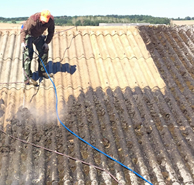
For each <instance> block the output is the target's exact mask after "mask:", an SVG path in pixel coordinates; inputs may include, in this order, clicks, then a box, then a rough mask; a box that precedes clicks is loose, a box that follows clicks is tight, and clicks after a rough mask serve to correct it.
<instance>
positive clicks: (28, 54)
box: [23, 35, 38, 86]
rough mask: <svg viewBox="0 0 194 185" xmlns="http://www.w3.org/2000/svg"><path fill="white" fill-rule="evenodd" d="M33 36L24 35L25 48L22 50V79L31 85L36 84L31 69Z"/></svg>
mask: <svg viewBox="0 0 194 185" xmlns="http://www.w3.org/2000/svg"><path fill="white" fill-rule="evenodd" d="M32 41H33V38H32V37H30V36H29V35H27V36H26V38H25V42H26V45H27V47H26V49H25V50H24V64H23V65H24V81H25V83H29V84H32V85H35V86H36V85H38V84H37V82H36V81H34V80H33V79H32V78H31V77H32V71H31V61H32V56H33V46H32Z"/></svg>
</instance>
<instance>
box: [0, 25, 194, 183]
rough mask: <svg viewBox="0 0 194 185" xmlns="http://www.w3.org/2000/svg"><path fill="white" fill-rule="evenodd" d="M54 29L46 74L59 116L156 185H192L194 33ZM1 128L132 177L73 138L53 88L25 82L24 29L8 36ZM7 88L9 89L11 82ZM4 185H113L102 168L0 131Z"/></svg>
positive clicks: (0, 72) (3, 48) (1, 56)
mask: <svg viewBox="0 0 194 185" xmlns="http://www.w3.org/2000/svg"><path fill="white" fill-rule="evenodd" d="M60 31H62V30H56V34H55V35H54V38H53V40H52V42H51V43H50V45H49V47H50V50H49V61H48V66H47V69H48V71H49V73H53V74H54V78H53V81H54V83H55V85H56V87H57V93H58V99H59V116H60V118H61V120H62V121H63V123H64V124H65V125H66V126H67V127H68V128H70V129H71V130H73V131H74V132H75V133H76V134H78V135H79V136H80V137H82V138H84V139H85V140H87V141H88V142H89V143H91V144H93V145H94V146H96V147H97V148H99V149H100V150H102V151H104V152H106V153H107V154H108V155H110V156H112V157H114V158H115V159H117V160H119V161H121V162H122V163H124V164H125V165H127V166H128V167H129V168H131V169H133V170H135V171H136V172H138V173H139V174H141V175H142V176H143V177H144V178H146V179H147V180H149V181H151V182H152V183H153V184H160V185H163V184H173V185H178V184H193V181H194V170H193V169H194V147H193V146H194V145H193V137H194V133H193V126H194V119H193V118H194V116H193V109H194V106H193V103H194V96H193V93H194V91H193V87H194V86H193V83H194V81H193V74H194V73H193V65H194V60H193V45H194V44H193V42H194V36H193V30H192V29H191V27H168V26H140V27H107V28H106V27H76V28H74V29H72V30H68V31H66V32H64V31H63V32H60ZM0 43H1V45H0V105H1V109H0V125H1V128H2V129H4V130H5V131H6V132H7V133H8V134H11V135H13V136H15V137H19V138H21V139H23V140H27V141H28V142H32V143H35V144H38V145H41V146H44V147H46V148H50V149H52V150H57V151H59V152H61V153H65V154H67V155H70V156H73V157H76V158H79V159H82V160H84V161H87V162H89V163H91V164H93V165H96V166H99V167H101V168H104V169H106V170H108V171H110V172H111V173H112V174H113V175H114V176H115V177H116V178H117V179H118V181H119V182H120V183H121V184H134V185H135V184H144V183H145V182H144V181H142V180H141V179H140V178H138V177H137V176H135V175H134V174H133V173H132V172H130V171H127V170H126V169H123V168H122V167H121V166H120V165H118V164H116V163H115V162H113V161H111V160H109V159H107V158H106V157H105V156H103V155H101V154H99V153H98V152H96V151H94V150H93V149H91V147H89V146H87V145H86V144H84V143H83V142H81V141H79V140H78V139H77V138H75V137H74V136H72V135H71V134H70V133H69V132H68V131H66V130H65V129H64V128H63V127H62V126H61V125H60V123H59V122H58V121H57V118H56V113H55V95H54V89H53V87H52V83H51V82H50V81H49V80H47V79H40V78H39V77H38V74H37V69H38V66H37V62H36V61H37V57H36V56H35V55H34V58H33V62H32V71H33V78H34V79H35V80H37V81H39V83H40V85H39V87H33V86H26V90H25V107H26V108H25V109H23V108H22V106H23V100H24V98H23V97H24V94H23V87H24V86H23V83H18V84H8V83H12V82H22V79H23V76H22V53H21V48H20V34H19V31H18V30H17V29H12V30H2V31H1V32H0ZM5 83H6V84H5ZM0 137H1V144H0V145H1V146H0V174H1V178H0V184H2V185H3V184H115V183H116V182H115V181H114V180H113V179H112V178H111V177H110V176H109V175H107V173H106V172H105V171H104V172H103V171H99V170H96V169H95V168H93V167H91V166H90V167H89V166H87V165H83V164H81V163H80V162H75V161H73V160H70V159H68V158H66V157H64V156H60V155H57V154H56V153H52V152H48V151H45V150H44V149H39V148H36V147H33V146H31V145H29V144H23V143H22V142H21V141H18V140H14V139H11V138H10V137H9V136H8V135H5V134H4V133H1V134H0Z"/></svg>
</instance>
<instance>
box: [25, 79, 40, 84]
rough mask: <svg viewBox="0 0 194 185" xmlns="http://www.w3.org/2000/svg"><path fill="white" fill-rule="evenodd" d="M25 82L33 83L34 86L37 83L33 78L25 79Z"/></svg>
mask: <svg viewBox="0 0 194 185" xmlns="http://www.w3.org/2000/svg"><path fill="white" fill-rule="evenodd" d="M25 84H29V85H34V86H37V85H38V83H37V82H36V81H35V80H33V79H32V78H29V79H28V80H25Z"/></svg>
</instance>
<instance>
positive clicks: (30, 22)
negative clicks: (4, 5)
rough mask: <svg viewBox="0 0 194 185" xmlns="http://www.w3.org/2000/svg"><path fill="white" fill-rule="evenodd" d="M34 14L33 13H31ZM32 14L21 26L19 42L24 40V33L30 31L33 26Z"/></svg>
mask: <svg viewBox="0 0 194 185" xmlns="http://www.w3.org/2000/svg"><path fill="white" fill-rule="evenodd" d="M32 16H34V15H32ZM32 16H30V17H29V18H28V20H27V21H26V22H25V23H24V24H23V28H22V30H21V32H20V34H21V43H23V42H25V38H26V35H27V34H28V33H29V34H30V33H31V30H32V29H33V27H34V26H35V21H34V19H32Z"/></svg>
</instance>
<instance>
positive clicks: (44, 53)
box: [20, 10, 55, 86]
mask: <svg viewBox="0 0 194 185" xmlns="http://www.w3.org/2000/svg"><path fill="white" fill-rule="evenodd" d="M46 29H48V35H47V36H44V35H42V34H43V32H44V31H45V30H46ZM54 30H55V23H54V17H53V16H52V15H51V14H50V12H49V11H48V10H44V11H42V12H40V13H36V14H34V15H32V16H30V17H29V18H28V20H27V21H26V22H25V23H24V24H23V26H22V29H21V32H20V33H21V47H22V51H23V52H24V56H23V60H24V61H23V62H24V64H23V65H24V81H25V83H26V84H27V83H28V84H30V85H34V86H36V85H38V83H37V82H36V81H35V80H33V79H32V71H31V61H32V58H33V44H34V45H35V46H36V49H37V51H38V54H39V57H41V59H42V61H43V63H44V65H45V66H46V65H47V60H48V50H49V47H48V44H49V43H50V42H51V40H52V38H53V35H54ZM38 73H39V77H45V78H49V76H48V75H47V73H46V72H45V69H44V67H43V65H42V62H41V61H40V59H38ZM50 76H51V75H50Z"/></svg>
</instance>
